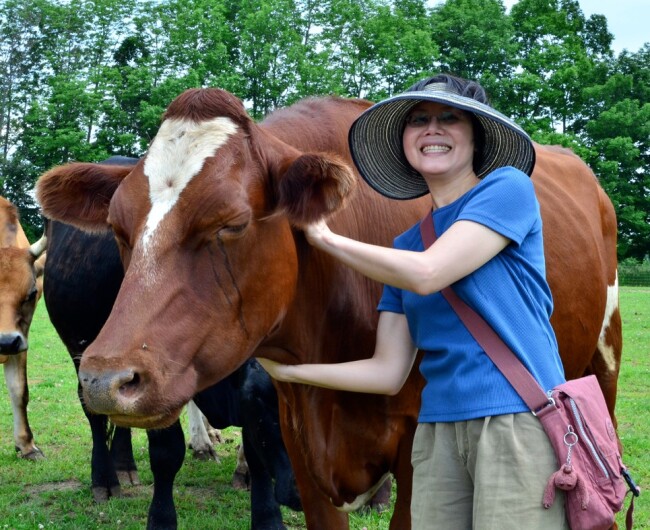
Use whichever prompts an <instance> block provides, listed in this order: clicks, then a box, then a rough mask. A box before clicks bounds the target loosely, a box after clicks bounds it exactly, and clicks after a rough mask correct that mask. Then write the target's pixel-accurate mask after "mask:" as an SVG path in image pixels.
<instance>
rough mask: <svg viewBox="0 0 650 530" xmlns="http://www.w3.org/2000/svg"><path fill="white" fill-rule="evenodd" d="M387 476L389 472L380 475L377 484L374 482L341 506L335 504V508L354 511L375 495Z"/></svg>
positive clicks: (349, 511)
mask: <svg viewBox="0 0 650 530" xmlns="http://www.w3.org/2000/svg"><path fill="white" fill-rule="evenodd" d="M389 477H390V472H388V473H386V474H385V475H384V476H383V477H381V478H380V479H379V482H377V484H375V485H374V486H373V487H372V488H370V489H369V490H368V491H366V492H365V493H362V494H361V495H359V496H358V497H357V498H356V499H354V500H353V501H352V502H350V503H348V502H346V503H344V504H343V506H337V509H338V510H339V511H341V512H347V513H351V512H356V511H357V510H358V509H359V508H361V507H362V506H365V505H366V503H367V502H368V501H369V500H370V499H372V498H373V497H374V496H375V494H376V493H377V492H378V491H379V488H381V487H382V486H383V485H384V482H386V481H387V480H388V478H389Z"/></svg>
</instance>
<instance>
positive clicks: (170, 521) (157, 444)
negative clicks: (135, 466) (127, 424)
mask: <svg viewBox="0 0 650 530" xmlns="http://www.w3.org/2000/svg"><path fill="white" fill-rule="evenodd" d="M147 437H148V438H149V462H150V464H151V471H152V473H153V499H152V501H151V505H150V506H149V518H148V520H147V529H148V530H154V529H155V530H173V529H176V526H177V521H176V508H175V506H174V495H173V487H174V479H175V478H176V474H177V473H178V471H179V469H180V468H181V466H182V465H183V459H184V458H185V436H184V435H183V428H182V427H181V423H180V421H178V420H177V421H176V422H175V423H174V424H173V425H171V426H170V427H168V428H166V429H160V430H149V431H147Z"/></svg>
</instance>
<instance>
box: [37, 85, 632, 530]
mask: <svg viewBox="0 0 650 530" xmlns="http://www.w3.org/2000/svg"><path fill="white" fill-rule="evenodd" d="M369 105H370V103H369V102H366V101H361V100H345V99H339V98H323V99H308V100H304V101H301V102H299V103H297V104H295V105H294V106H292V107H289V108H286V109H283V110H279V111H276V112H275V113H273V114H271V115H270V116H269V117H268V118H267V119H266V120H265V121H263V122H262V123H261V124H256V123H254V122H253V121H252V120H251V119H250V118H249V117H248V116H247V114H246V112H245V110H244V107H243V105H242V104H241V102H240V101H239V100H238V99H237V98H235V97H234V96H233V95H231V94H229V93H227V92H225V91H221V90H217V89H193V90H189V91H187V92H185V93H183V94H182V95H181V96H179V97H178V98H177V99H176V100H175V101H174V102H172V104H171V105H170V107H169V108H168V110H167V112H166V113H165V115H164V117H163V121H162V124H161V127H160V130H159V132H158V134H157V136H156V138H155V139H154V141H153V142H152V144H151V146H150V148H149V151H148V152H147V154H146V156H145V157H144V159H143V160H142V161H141V162H139V163H138V164H137V165H136V166H135V167H134V168H132V169H124V168H116V167H104V166H101V165H93V164H71V165H66V166H62V167H58V168H55V169H53V170H51V171H50V172H48V173H47V174H45V175H44V176H43V177H42V178H41V179H40V180H39V182H38V185H37V195H38V198H39V200H40V203H41V205H42V207H43V209H44V211H45V213H46V215H47V216H49V217H52V218H55V219H59V220H61V221H64V222H67V223H72V224H75V225H77V226H79V227H81V228H84V229H86V230H95V231H97V230H112V231H113V232H114V234H115V237H116V239H117V241H118V243H119V246H120V250H121V253H122V257H123V260H124V262H125V264H126V267H127V269H126V276H125V279H124V282H123V284H122V287H121V290H120V293H119V295H118V298H117V301H116V302H115V305H114V307H113V311H112V313H111V315H110V317H109V319H108V321H107V322H106V324H105V326H104V328H103V329H102V331H101V332H100V334H99V336H98V337H97V339H96V340H95V342H94V343H93V344H92V345H91V346H90V347H89V348H88V349H87V350H86V353H85V354H84V357H83V359H82V362H81V372H80V378H81V382H82V385H83V386H84V393H85V398H86V400H87V403H88V405H89V406H90V407H91V408H92V409H94V410H95V411H97V412H99V413H105V414H108V415H110V416H111V419H112V420H113V421H114V422H115V423H118V424H122V425H131V426H138V427H146V428H151V427H160V426H164V425H169V424H170V423H171V422H173V421H174V420H175V419H176V417H177V416H178V414H179V412H180V410H181V408H182V406H183V405H184V404H185V403H186V402H187V401H189V399H191V397H192V396H193V395H194V394H195V393H196V392H197V391H198V390H201V389H203V388H206V387H207V386H209V385H211V384H213V383H215V382H216V381H218V380H219V379H221V378H223V377H224V376H226V375H227V374H229V373H231V372H232V371H233V370H234V369H235V368H236V367H238V366H240V365H241V364H242V363H243V362H244V361H245V360H246V359H247V358H249V357H250V356H255V355H260V356H262V355H263V356H265V357H269V358H272V359H275V360H278V361H281V362H289V363H295V362H339V361H348V360H352V359H359V358H363V357H368V356H370V355H371V354H372V351H373V346H374V333H375V326H376V323H377V312H376V309H375V308H376V303H377V301H378V298H379V295H380V292H381V286H380V285H378V284H376V283H374V282H372V281H370V280H368V279H365V278H363V277H361V276H360V275H358V274H357V273H355V272H353V271H351V270H350V269H348V268H346V267H345V266H343V265H341V264H339V263H338V262H336V261H335V260H333V259H332V258H330V257H329V256H327V255H324V254H323V253H321V252H319V251H318V250H315V249H314V248H312V247H310V245H309V244H308V243H307V242H306V241H305V238H304V236H303V233H302V232H301V230H300V228H299V227H300V226H303V225H304V224H305V223H307V222H309V221H312V220H315V219H318V218H320V217H321V216H323V215H328V216H330V219H329V223H330V225H331V227H332V229H333V230H334V231H336V232H340V233H342V234H346V235H349V236H351V237H354V238H357V239H361V240H363V241H368V242H371V243H375V244H381V245H391V242H392V239H393V237H394V236H395V235H397V234H398V233H400V232H401V231H403V230H405V229H406V228H407V227H409V226H410V225H412V224H413V223H415V222H417V220H419V219H420V218H421V217H422V215H423V214H424V212H425V211H426V210H427V208H430V207H431V204H430V202H429V200H428V199H426V198H425V199H420V200H417V201H408V202H398V201H390V200H388V199H385V198H383V197H381V196H380V195H378V194H377V193H375V192H374V191H371V190H370V189H369V188H368V187H367V186H366V185H365V184H364V183H363V182H362V181H361V179H359V178H358V177H357V175H356V173H354V172H353V171H352V170H351V169H350V168H351V162H350V156H349V152H348V147H347V131H348V129H349V126H350V124H351V123H352V121H353V120H354V119H355V118H356V117H357V116H358V115H359V113H360V112H362V111H363V110H364V109H366V108H367V107H368V106H369ZM537 155H538V165H537V170H536V173H535V175H534V177H533V179H534V181H535V183H536V185H537V189H538V191H539V196H540V200H541V202H542V208H543V216H544V222H545V228H546V245H547V253H548V269H549V271H548V274H549V280H550V282H551V287H552V290H553V293H554V296H555V300H556V312H555V315H554V320H553V323H554V325H555V329H556V330H557V332H558V337H559V342H560V347H561V352H562V356H563V360H564V362H565V366H566V367H567V374H568V375H569V376H570V377H576V376H579V375H582V374H583V373H586V372H594V373H596V374H597V375H598V377H599V378H600V381H601V383H602V384H603V388H604V390H605V393H606V395H607V402H608V405H609V406H610V410H611V411H612V413H613V410H614V401H615V392H616V380H617V375H618V366H619V361H620V350H621V333H620V318H619V314H618V308H617V304H616V301H617V293H616V249H615V246H616V223H615V218H614V213H613V209H612V206H611V204H610V202H609V201H608V199H607V197H606V196H605V195H604V193H603V191H602V190H601V188H600V187H599V185H598V183H597V182H596V179H595V178H594V176H593V174H592V173H591V172H590V170H589V169H588V168H587V167H586V166H585V165H584V164H583V163H582V162H580V161H579V159H577V158H576V157H574V156H573V155H571V154H568V153H560V152H555V151H553V150H549V149H545V148H541V147H537ZM342 206H346V207H342ZM601 330H604V331H601ZM214 352H218V353H217V354H215V353H214ZM421 385H422V380H421V377H420V375H419V374H418V372H417V370H414V371H413V373H412V374H411V377H410V378H409V380H408V381H407V383H406V385H405V386H404V388H403V389H402V391H401V392H400V393H399V394H397V395H396V396H393V397H388V396H373V395H364V394H352V393H346V392H337V391H331V390H326V389H320V388H314V387H309V386H302V385H290V384H280V383H279V384H277V389H278V393H279V396H280V400H279V401H280V408H281V411H280V413H281V422H282V429H283V437H284V440H285V443H286V446H287V449H288V451H289V454H290V456H291V460H292V465H293V467H294V471H295V474H296V478H297V481H298V485H299V489H300V494H301V498H302V501H303V507H304V510H305V515H306V520H307V525H308V527H309V528H310V529H327V530H331V529H332V528H336V529H344V528H348V522H347V514H345V513H344V512H343V511H340V510H338V509H337V508H352V507H355V506H357V505H358V503H359V502H360V500H361V499H363V498H364V497H363V496H364V494H366V493H367V492H369V491H371V490H372V489H373V488H374V487H376V486H377V485H378V484H380V483H381V481H382V479H383V478H384V477H385V476H387V474H389V473H392V474H393V475H394V477H395V479H396V481H397V484H398V488H397V500H396V504H395V507H394V512H393V517H392V520H391V528H392V529H393V530H395V529H400V530H403V529H406V528H409V527H410V514H409V502H410V494H411V464H410V452H411V443H412V436H413V431H414V428H415V425H416V418H417V410H418V405H419V390H420V388H421Z"/></svg>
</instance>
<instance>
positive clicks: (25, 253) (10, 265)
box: [0, 197, 46, 363]
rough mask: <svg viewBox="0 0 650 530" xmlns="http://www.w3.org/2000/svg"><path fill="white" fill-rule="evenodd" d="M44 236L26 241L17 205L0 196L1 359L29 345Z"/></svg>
mask: <svg viewBox="0 0 650 530" xmlns="http://www.w3.org/2000/svg"><path fill="white" fill-rule="evenodd" d="M45 247H46V240H45V238H44V237H43V238H42V239H40V240H39V241H37V242H36V243H34V244H33V245H31V246H30V245H29V242H28V241H27V238H26V237H25V234H24V232H23V229H22V227H21V226H20V223H19V221H18V212H17V210H16V207H15V206H14V205H13V204H11V203H10V202H9V201H7V200H6V199H4V198H2V197H0V363H2V362H5V361H6V360H7V356H8V355H16V354H18V353H21V352H24V351H26V350H27V348H28V344H27V336H28V334H29V326H30V324H31V322H32V317H33V316H34V310H35V308H36V302H38V299H39V297H40V295H41V292H42V289H41V283H40V278H41V276H42V274H43V268H42V266H39V265H40V261H39V262H38V263H37V260H38V258H39V257H40V256H41V255H42V254H43V253H44V251H45Z"/></svg>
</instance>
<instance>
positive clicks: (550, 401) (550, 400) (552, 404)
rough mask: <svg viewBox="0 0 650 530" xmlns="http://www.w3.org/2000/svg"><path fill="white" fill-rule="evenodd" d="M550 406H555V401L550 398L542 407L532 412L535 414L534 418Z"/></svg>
mask: <svg viewBox="0 0 650 530" xmlns="http://www.w3.org/2000/svg"><path fill="white" fill-rule="evenodd" d="M550 406H553V407H554V406H555V399H553V398H552V397H550V396H549V398H548V401H547V402H546V403H545V404H544V405H542V406H541V407H539V408H538V409H535V410H531V412H532V413H533V416H537V414H538V413H539V412H541V411H543V410H544V409H545V408H546V407H550Z"/></svg>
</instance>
